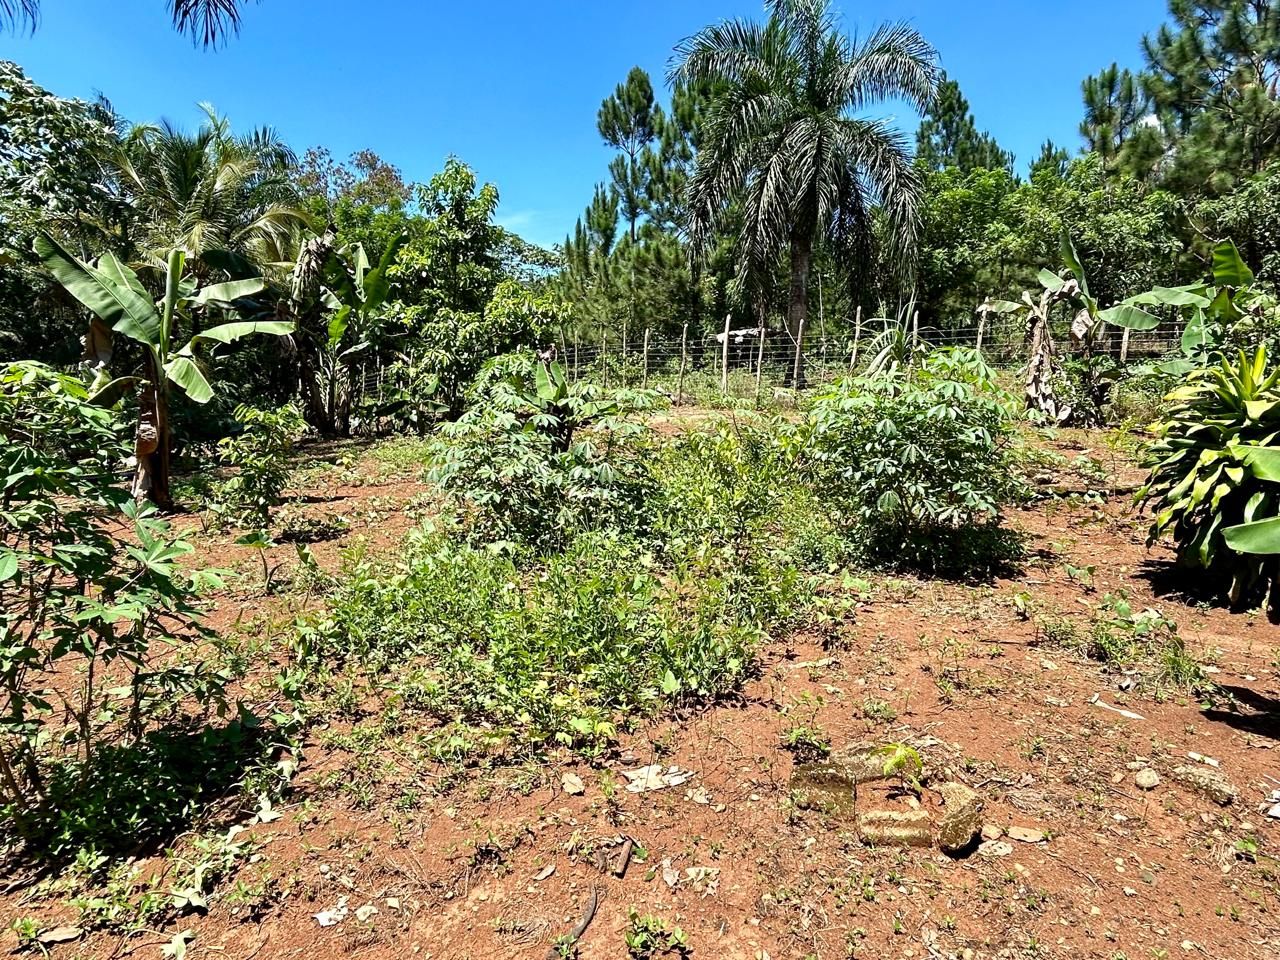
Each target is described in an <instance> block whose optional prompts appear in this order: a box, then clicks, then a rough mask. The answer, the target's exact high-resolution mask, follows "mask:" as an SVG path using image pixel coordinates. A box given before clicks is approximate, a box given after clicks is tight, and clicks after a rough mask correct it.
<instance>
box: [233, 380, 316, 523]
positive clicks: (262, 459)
mask: <svg viewBox="0 0 1280 960" xmlns="http://www.w3.org/2000/svg"><path fill="white" fill-rule="evenodd" d="M236 420H237V421H238V422H239V423H240V425H241V427H242V429H241V431H240V433H238V434H237V435H236V436H234V437H225V438H224V439H222V440H221V441H220V442H219V443H218V456H219V457H220V458H221V460H222V462H223V463H225V464H226V465H227V466H229V467H231V468H232V469H233V470H235V471H236V472H235V476H233V477H231V479H229V480H228V481H227V482H226V483H224V484H222V486H221V488H220V489H219V491H218V499H217V504H216V507H217V509H218V511H219V512H221V513H224V514H225V515H226V516H228V517H229V518H230V519H232V520H234V521H235V522H237V523H258V524H263V523H266V522H267V521H268V520H269V519H270V517H271V508H272V507H274V506H276V505H277V504H279V503H280V495H281V494H282V493H283V492H284V487H285V483H286V482H287V481H288V479H289V454H290V453H292V452H293V445H294V443H295V442H296V441H297V439H298V437H300V436H302V434H303V433H304V432H306V429H307V424H306V421H305V420H303V418H302V414H301V413H299V412H298V409H297V408H296V407H294V406H293V404H286V405H285V406H283V407H279V408H278V409H276V410H259V409H258V408H257V407H250V406H247V405H244V404H242V405H240V406H238V407H236Z"/></svg>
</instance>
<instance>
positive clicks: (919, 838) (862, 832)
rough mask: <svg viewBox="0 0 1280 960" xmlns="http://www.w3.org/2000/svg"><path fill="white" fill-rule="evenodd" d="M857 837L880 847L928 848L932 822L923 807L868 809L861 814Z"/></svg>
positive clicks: (930, 841) (931, 839)
mask: <svg viewBox="0 0 1280 960" xmlns="http://www.w3.org/2000/svg"><path fill="white" fill-rule="evenodd" d="M858 837H859V838H860V839H861V840H862V842H863V843H867V844H876V845H878V846H891V847H927V846H930V845H932V843H933V823H932V822H931V821H930V819H929V814H928V813H927V812H926V811H924V810H867V811H864V812H862V813H859V814H858Z"/></svg>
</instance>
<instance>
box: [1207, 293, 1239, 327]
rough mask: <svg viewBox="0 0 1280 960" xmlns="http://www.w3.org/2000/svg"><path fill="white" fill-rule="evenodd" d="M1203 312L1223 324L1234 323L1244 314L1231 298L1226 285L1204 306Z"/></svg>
mask: <svg viewBox="0 0 1280 960" xmlns="http://www.w3.org/2000/svg"><path fill="white" fill-rule="evenodd" d="M1205 313H1206V314H1207V315H1208V316H1210V317H1212V318H1213V319H1215V320H1217V321H1218V322H1219V323H1223V324H1231V323H1235V322H1236V321H1237V320H1239V319H1240V318H1241V317H1242V316H1244V314H1243V313H1241V312H1240V308H1239V307H1237V306H1236V303H1235V301H1234V300H1233V299H1231V291H1230V290H1229V289H1228V288H1226V287H1223V288H1222V289H1220V290H1219V291H1218V293H1217V295H1216V296H1214V298H1213V301H1212V302H1211V303H1210V304H1209V306H1208V307H1206V308H1205Z"/></svg>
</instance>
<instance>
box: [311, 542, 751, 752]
mask: <svg viewBox="0 0 1280 960" xmlns="http://www.w3.org/2000/svg"><path fill="white" fill-rule="evenodd" d="M330 610H331V614H330V617H329V619H328V620H327V621H326V622H324V623H321V624H318V625H317V626H315V627H313V628H312V629H311V630H310V632H308V633H305V634H304V635H303V636H302V637H301V643H302V647H303V654H304V662H306V663H308V665H309V666H310V667H311V668H312V669H316V668H319V667H322V666H323V665H324V663H325V662H326V661H328V660H330V659H333V658H336V659H337V660H340V661H345V662H348V663H356V664H361V665H363V666H365V667H366V668H367V669H368V670H369V671H370V676H371V678H374V679H378V678H383V677H387V676H394V677H395V678H396V679H395V681H394V683H395V689H396V694H397V695H398V697H399V698H400V699H401V701H402V702H403V704H404V705H405V706H406V707H407V708H410V709H417V710H421V711H423V712H426V713H428V714H430V715H432V716H434V717H436V718H437V719H439V720H440V721H442V723H444V724H445V725H446V726H445V728H444V729H445V731H446V732H448V731H453V732H454V733H455V734H456V735H458V736H459V738H460V742H461V743H464V744H466V745H467V748H468V749H477V748H479V747H481V746H483V745H488V746H489V747H491V748H492V749H496V750H506V749H510V748H529V747H541V746H544V745H548V744H561V745H566V746H572V747H574V748H575V749H579V750H581V751H583V752H585V753H588V754H595V753H598V752H600V751H601V750H603V749H604V748H605V747H607V746H608V744H609V743H611V742H612V741H613V739H614V737H615V736H616V733H617V727H618V724H619V723H621V722H623V721H629V720H634V719H636V718H638V717H641V716H644V715H647V714H649V713H650V712H652V711H653V709H654V708H655V707H656V706H657V705H658V704H659V703H661V702H663V701H671V700H677V699H691V698H708V697H715V696H718V695H720V694H723V693H725V692H727V691H729V690H731V689H733V688H734V687H735V686H736V685H737V684H738V683H739V682H740V681H741V680H742V679H743V678H744V677H745V676H746V674H747V672H748V671H749V670H750V668H751V666H752V663H753V649H754V647H755V644H756V642H757V640H758V638H759V631H758V630H756V629H754V628H752V627H750V626H746V625H744V624H742V623H740V622H739V621H738V620H737V619H735V618H733V617H731V616H729V615H728V613H729V611H727V610H726V608H725V605H724V604H723V600H722V595H721V594H720V593H719V592H718V591H717V590H716V589H715V588H714V586H710V585H708V586H706V587H705V589H704V588H703V587H702V584H700V583H696V582H695V583H689V582H674V583H667V582H664V580H663V578H661V577H660V576H659V575H658V570H657V568H656V567H655V564H654V560H653V557H652V556H651V555H649V554H647V553H646V552H645V551H644V550H643V548H642V547H641V546H640V545H638V544H636V543H634V542H629V541H625V540H621V539H618V538H616V537H614V536H611V535H608V534H601V533H596V534H587V535H584V536H582V537H579V538H578V539H577V540H576V541H574V542H573V543H572V544H570V545H569V546H568V548H567V549H566V550H565V551H564V552H562V553H559V554H556V555H553V556H551V557H549V558H547V559H545V560H543V561H540V562H538V563H536V564H534V565H533V566H532V567H530V568H528V569H521V568H520V567H518V566H517V565H516V563H515V562H514V560H513V559H512V558H511V557H509V556H506V555H503V554H501V553H498V552H495V551H492V550H488V549H482V548H477V547H472V546H467V545H458V544H456V543H454V542H453V541H451V540H450V539H448V538H447V537H445V536H444V535H442V534H441V533H439V532H438V531H434V530H424V531H419V532H415V533H414V534H413V535H411V537H410V539H409V541H408V544H407V550H406V555H405V557H404V559H403V560H402V561H401V562H399V563H398V564H396V566H395V567H394V569H388V567H387V566H386V564H385V563H377V562H370V561H364V562H359V563H357V565H356V566H355V567H354V568H353V569H352V570H350V571H349V572H348V576H347V577H346V579H345V582H344V584H343V586H342V587H341V588H340V589H339V590H338V591H337V592H336V594H335V595H334V596H333V597H332V598H331V602H330ZM393 665H394V666H395V667H396V669H395V670H389V669H388V668H389V667H391V666H393Z"/></svg>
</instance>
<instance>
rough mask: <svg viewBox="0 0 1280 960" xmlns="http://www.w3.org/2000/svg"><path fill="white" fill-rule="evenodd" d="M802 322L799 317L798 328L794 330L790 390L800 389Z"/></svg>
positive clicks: (802, 341) (802, 345)
mask: <svg viewBox="0 0 1280 960" xmlns="http://www.w3.org/2000/svg"><path fill="white" fill-rule="evenodd" d="M804 321H805V318H804V317H801V318H800V327H799V328H798V329H797V330H796V359H795V363H794V364H793V365H792V367H791V389H792V390H799V389H800V361H801V360H802V359H803V354H804Z"/></svg>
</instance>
